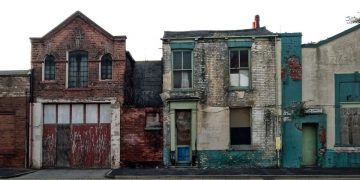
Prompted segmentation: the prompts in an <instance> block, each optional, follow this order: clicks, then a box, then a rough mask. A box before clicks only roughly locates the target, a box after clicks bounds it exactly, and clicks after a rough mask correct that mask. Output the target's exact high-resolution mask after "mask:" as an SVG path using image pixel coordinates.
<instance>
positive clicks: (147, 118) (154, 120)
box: [120, 61, 163, 167]
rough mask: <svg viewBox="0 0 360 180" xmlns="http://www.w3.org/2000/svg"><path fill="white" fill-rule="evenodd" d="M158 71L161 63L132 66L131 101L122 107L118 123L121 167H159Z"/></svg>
mask: <svg viewBox="0 0 360 180" xmlns="http://www.w3.org/2000/svg"><path fill="white" fill-rule="evenodd" d="M161 70H162V67H161V61H136V63H135V66H134V71H133V73H132V74H133V76H131V77H132V81H130V82H132V86H133V88H132V89H133V91H132V92H133V96H132V97H133V99H132V101H130V102H129V103H127V104H126V105H125V106H124V108H123V114H122V116H121V117H122V118H121V123H120V124H121V130H120V132H121V133H120V134H121V156H120V159H121V166H122V167H155V166H158V167H161V166H162V164H163V163H162V158H163V153H162V152H163V131H162V122H163V121H162V119H163V117H162V107H163V104H162V101H161V98H160V93H161V91H162V78H161V77H162V76H161V75H162V72H161ZM127 87H131V86H130V85H129V86H127Z"/></svg>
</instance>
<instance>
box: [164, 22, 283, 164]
mask: <svg viewBox="0 0 360 180" xmlns="http://www.w3.org/2000/svg"><path fill="white" fill-rule="evenodd" d="M276 37H277V35H276V34H273V33H271V32H270V31H268V30H267V29H265V28H264V27H262V28H260V27H255V28H254V29H245V30H233V31H183V32H171V31H165V33H164V36H163V38H162V41H163V59H162V61H163V68H164V70H163V93H162V99H163V101H164V106H165V107H164V110H163V112H164V164H165V166H184V165H185V166H189V165H192V166H200V167H207V166H209V167H230V166H232V167H271V166H276V164H277V159H276V157H277V156H276V151H275V135H276V132H278V131H279V129H278V128H279V126H278V118H277V117H278V116H277V113H278V108H277V107H278V105H279V104H278V102H277V98H276V97H277V96H278V95H279V89H278V85H277V82H278V78H279V76H277V71H279V72H280V70H279V67H278V66H279V64H278V63H277V61H278V60H277V58H276V51H277V50H279V49H277V48H278V47H277V45H276V44H278V43H277V42H276V41H277V40H276ZM231 50H239V51H241V50H244V51H246V52H249V55H246V57H248V59H249V61H248V63H249V65H247V68H249V74H248V77H249V84H248V86H247V87H245V88H239V87H233V86H231V84H230V81H233V80H232V79H231V77H230V68H231V67H230V63H229V62H230V51H231ZM179 53H180V55H181V53H182V56H179ZM188 54H191V55H190V56H191V58H189V59H191V68H185V66H187V65H185V64H186V63H187V62H185V56H189V55H188ZM175 56H179V57H182V58H183V59H182V63H183V64H182V68H183V69H185V70H183V71H181V72H182V75H181V77H174V76H177V75H174V74H175V73H178V71H177V69H176V66H179V65H178V64H177V60H175V58H176V57H175ZM186 61H187V60H186ZM190 72H191V77H192V79H190V80H189V81H190V83H189V82H188V81H187V80H185V81H184V79H187V78H188V77H189V75H184V74H186V73H190ZM184 77H185V78H184ZM178 78H182V81H181V83H182V85H181V86H182V87H183V85H184V84H185V86H186V88H182V87H180V88H179V87H176V86H178V84H177V83H178V81H177V79H178ZM191 81H192V82H191ZM189 84H190V85H189ZM245 85H247V84H245ZM233 110H236V112H237V110H239V112H243V113H244V114H240V116H237V115H236V116H235V117H236V118H239V117H241V116H249V117H246V118H245V119H247V118H249V119H250V120H249V124H247V125H245V126H246V128H242V129H245V130H246V129H250V134H249V136H250V137H249V139H247V140H246V141H249V142H247V143H245V144H246V145H234V143H231V141H234V140H231V139H232V138H231V134H235V133H231V132H230V130H231V127H230V126H231V120H230V119H231V117H232V115H231V113H230V112H231V111H233ZM233 112H234V111H233ZM247 113H249V114H248V115H246V114H247ZM233 114H235V113H233ZM238 115H239V114H238ZM233 116H234V115H233ZM186 118H188V119H186ZM186 121H188V122H186ZM186 126H187V127H186ZM236 127H238V126H236ZM240 127H242V126H240ZM239 129H241V128H239ZM234 130H236V128H234ZM233 139H236V138H234V137H233ZM185 141H186V142H185Z"/></svg>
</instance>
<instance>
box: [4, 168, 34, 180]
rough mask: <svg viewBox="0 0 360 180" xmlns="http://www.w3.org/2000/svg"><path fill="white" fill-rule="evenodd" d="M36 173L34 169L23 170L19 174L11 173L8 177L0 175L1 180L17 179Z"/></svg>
mask: <svg viewBox="0 0 360 180" xmlns="http://www.w3.org/2000/svg"><path fill="white" fill-rule="evenodd" d="M36 171H37V170H34V169H22V170H21V171H19V172H14V173H9V174H8V175H2V174H0V179H7V178H15V177H19V176H23V175H26V174H30V173H33V172H36Z"/></svg>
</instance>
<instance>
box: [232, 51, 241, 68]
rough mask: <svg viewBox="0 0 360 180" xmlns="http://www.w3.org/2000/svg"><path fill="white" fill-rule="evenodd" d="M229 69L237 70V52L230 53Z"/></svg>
mask: <svg viewBox="0 0 360 180" xmlns="http://www.w3.org/2000/svg"><path fill="white" fill-rule="evenodd" d="M230 68H236V69H237V68H239V53H238V51H230Z"/></svg>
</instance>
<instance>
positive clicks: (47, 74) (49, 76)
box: [43, 55, 55, 81]
mask: <svg viewBox="0 0 360 180" xmlns="http://www.w3.org/2000/svg"><path fill="white" fill-rule="evenodd" d="M43 80H45V81H51V80H55V57H54V56H53V55H47V56H46V57H45V60H44V69H43Z"/></svg>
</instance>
